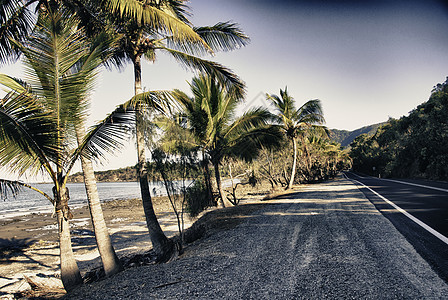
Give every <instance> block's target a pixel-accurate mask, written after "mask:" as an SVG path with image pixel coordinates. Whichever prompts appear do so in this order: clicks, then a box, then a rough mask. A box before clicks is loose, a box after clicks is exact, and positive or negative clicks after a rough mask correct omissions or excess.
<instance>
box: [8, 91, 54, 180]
mask: <svg viewBox="0 0 448 300" xmlns="http://www.w3.org/2000/svg"><path fill="white" fill-rule="evenodd" d="M56 128H57V126H56V124H55V122H53V119H52V118H50V117H49V113H48V112H47V111H45V110H44V109H43V108H42V107H41V106H40V105H39V104H38V102H37V101H35V99H34V98H33V97H32V96H30V95H29V94H27V93H22V94H15V93H10V94H8V95H7V96H6V97H5V98H4V99H3V100H2V101H1V103H0V165H2V166H8V167H9V168H10V170H11V171H12V172H17V173H18V174H19V175H23V174H24V173H25V172H26V171H27V170H30V171H31V172H32V173H34V174H36V173H37V172H38V171H39V170H42V169H45V170H46V171H47V172H48V173H49V175H50V176H51V177H52V178H55V177H54V174H53V173H52V169H51V166H50V162H56V160H57V156H58V153H59V151H60V150H61V149H59V148H58V146H56V145H57V143H56V140H57V134H56V131H57V130H56Z"/></svg>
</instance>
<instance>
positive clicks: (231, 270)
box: [67, 179, 448, 299]
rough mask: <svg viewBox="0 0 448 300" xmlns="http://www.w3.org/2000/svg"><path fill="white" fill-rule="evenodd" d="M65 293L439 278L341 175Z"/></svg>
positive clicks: (320, 295)
mask: <svg viewBox="0 0 448 300" xmlns="http://www.w3.org/2000/svg"><path fill="white" fill-rule="evenodd" d="M67 298H68V299H448V285H447V284H446V282H444V281H443V280H442V279H441V278H440V277H439V276H438V275H437V274H436V273H435V272H434V271H433V270H432V269H431V267H430V266H429V265H428V263H427V262H426V261H425V260H424V259H422V257H421V256H420V255H419V254H418V253H417V252H416V251H415V249H414V247H412V245H411V244H410V243H409V242H408V241H407V240H406V239H405V238H404V237H403V235H402V234H400V233H399V232H398V231H397V230H396V228H395V227H394V226H393V225H392V223H391V222H390V221H389V220H388V219H387V218H385V217H384V216H383V215H382V214H381V213H379V212H378V210H377V209H376V208H375V206H374V205H373V204H372V203H371V202H370V201H369V200H367V199H366V198H365V197H364V195H363V194H362V193H361V192H360V191H359V189H358V188H357V187H356V186H355V185H354V184H352V183H351V182H350V181H348V180H345V179H339V180H336V181H332V182H327V183H323V184H318V185H310V186H307V187H304V188H301V189H300V191H299V192H298V193H295V194H290V195H288V196H284V197H282V198H280V199H276V200H272V201H269V202H268V203H266V205H265V206H264V207H263V208H262V209H260V210H257V211H256V212H254V213H252V214H250V215H248V216H246V217H245V221H244V222H243V223H242V224H240V225H238V226H237V227H236V228H233V229H230V230H224V231H220V232H217V233H215V234H213V235H211V236H209V237H206V238H203V239H201V240H199V241H197V242H195V243H193V244H192V245H190V246H189V247H188V248H187V251H186V253H185V254H184V255H183V256H182V257H181V258H179V259H178V260H175V261H173V262H170V263H168V264H161V265H152V266H144V267H139V268H132V269H127V270H125V271H124V272H122V273H120V274H117V275H116V276H114V277H112V278H109V279H106V280H103V281H100V282H96V283H94V284H92V285H86V286H83V287H82V288H80V289H79V290H77V291H75V292H74V293H72V294H70V295H69V296H68V297H67Z"/></svg>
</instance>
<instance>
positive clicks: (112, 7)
mask: <svg viewBox="0 0 448 300" xmlns="http://www.w3.org/2000/svg"><path fill="white" fill-rule="evenodd" d="M102 3H103V4H105V5H106V7H107V8H108V9H109V11H112V12H114V13H116V12H118V13H119V14H120V15H121V16H124V17H125V18H129V17H130V18H132V19H133V20H136V21H137V22H138V23H140V24H145V25H149V26H150V27H151V28H153V29H154V30H155V31H159V30H161V31H165V32H168V33H170V34H171V35H173V37H174V38H176V39H177V40H179V41H191V42H199V43H204V42H203V40H202V38H201V37H200V36H199V35H198V34H197V33H196V32H195V31H194V30H193V28H192V27H191V26H189V25H188V24H187V23H185V22H183V21H182V20H181V19H179V18H178V15H176V13H180V8H177V11H174V15H173V14H172V13H170V12H169V11H164V10H163V9H159V8H157V7H155V6H154V4H153V3H150V5H147V4H146V3H145V4H143V3H142V1H138V0H103V1H102ZM204 45H205V43H204ZM205 46H206V45H205ZM206 47H207V46H206Z"/></svg>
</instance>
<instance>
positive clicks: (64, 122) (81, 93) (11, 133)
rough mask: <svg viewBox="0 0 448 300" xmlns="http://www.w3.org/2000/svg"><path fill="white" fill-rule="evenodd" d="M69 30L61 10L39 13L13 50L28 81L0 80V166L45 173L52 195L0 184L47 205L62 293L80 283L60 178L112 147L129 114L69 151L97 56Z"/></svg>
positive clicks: (118, 115)
mask: <svg viewBox="0 0 448 300" xmlns="http://www.w3.org/2000/svg"><path fill="white" fill-rule="evenodd" d="M77 25H78V23H77V22H76V20H75V19H74V18H72V17H70V16H67V15H66V14H64V13H61V12H51V11H47V13H46V15H45V17H43V16H42V17H41V18H39V21H38V23H37V30H36V31H35V33H34V34H33V36H32V37H31V38H30V40H29V43H28V44H27V45H26V47H21V46H20V45H17V46H18V47H20V48H21V51H23V53H24V56H25V63H26V66H27V70H28V72H27V73H28V74H29V79H30V80H29V82H30V83H29V84H25V83H24V82H22V81H17V80H15V79H13V78H11V77H8V76H6V75H0V83H1V84H3V85H5V86H6V87H8V88H10V90H11V91H10V92H9V93H8V95H7V96H6V97H5V98H4V99H2V100H1V102H0V165H2V166H6V167H8V168H10V170H12V171H13V172H15V173H16V174H17V175H19V176H21V175H23V174H24V173H25V172H27V171H29V172H31V173H32V174H36V173H37V172H39V171H42V172H44V173H46V174H47V175H48V176H49V177H50V178H51V180H52V182H53V183H54V187H53V195H52V196H50V195H47V194H45V193H44V192H42V191H39V190H38V189H35V188H32V187H30V186H29V185H27V184H24V183H21V182H17V181H16V182H13V181H6V180H0V181H1V182H2V183H3V185H4V186H6V187H9V188H14V187H15V188H17V187H30V188H32V189H33V190H35V191H37V192H39V193H41V194H42V195H44V196H45V197H46V198H47V199H49V200H50V201H51V202H52V204H53V205H54V207H55V212H56V215H57V219H58V225H59V244H60V263H61V279H62V282H63V284H64V287H65V288H66V289H67V290H71V289H73V288H74V287H75V286H76V285H78V284H80V283H82V278H81V275H80V273H79V269H78V266H77V264H76V261H75V259H74V257H73V251H72V248H71V240H70V231H69V224H68V222H69V219H70V218H71V216H72V215H71V212H70V208H69V206H68V201H69V192H68V189H67V187H66V184H67V179H68V175H69V174H70V172H71V170H72V168H73V166H74V164H75V162H76V161H77V160H78V159H79V158H80V157H83V158H84V159H91V158H96V157H100V156H101V155H102V154H103V153H104V151H113V150H114V149H116V148H117V147H118V146H120V145H121V143H120V140H121V139H122V138H124V137H125V134H126V132H127V131H128V130H129V126H125V125H126V124H129V123H131V122H132V120H133V115H132V114H129V113H126V112H125V111H124V110H123V109H122V108H117V110H116V111H114V112H113V113H112V114H111V115H110V116H108V117H107V118H106V119H105V120H103V121H102V122H100V123H99V124H98V125H96V126H95V127H94V128H93V129H92V130H91V131H90V132H89V133H88V134H87V135H86V136H85V137H83V139H82V140H81V139H79V140H78V143H79V145H78V147H75V146H74V145H75V144H76V134H75V132H76V130H77V129H79V128H80V126H81V125H82V121H83V119H84V118H83V117H84V114H85V109H84V108H85V104H86V103H85V99H86V93H88V91H89V89H90V88H91V87H92V82H93V79H94V77H95V75H96V72H97V67H98V66H99V64H100V63H101V59H100V58H101V57H100V56H101V53H100V51H97V50H98V49H95V50H94V51H91V49H89V46H88V45H87V44H86V43H85V40H84V35H83V32H82V30H77V29H76V28H77ZM100 48H101V47H100ZM111 133H112V134H111ZM78 134H80V132H79V131H78ZM81 134H82V133H81ZM78 137H80V135H78ZM4 191H5V189H2V191H1V192H2V193H3V192H4ZM15 191H16V190H15Z"/></svg>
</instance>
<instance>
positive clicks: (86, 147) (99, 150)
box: [67, 106, 135, 172]
mask: <svg viewBox="0 0 448 300" xmlns="http://www.w3.org/2000/svg"><path fill="white" fill-rule="evenodd" d="M134 124H135V112H134V111H133V110H131V109H129V108H128V109H125V108H123V106H119V107H117V108H116V109H115V110H114V111H113V112H112V113H111V114H109V115H108V116H107V117H106V118H105V119H104V120H102V121H101V122H99V123H98V124H97V125H95V126H93V127H92V128H91V129H90V130H89V132H88V133H87V134H86V136H85V138H84V140H83V142H82V143H81V144H80V145H79V147H78V148H77V149H76V150H75V151H74V153H73V155H71V163H70V164H69V167H68V168H67V172H69V171H70V170H71V169H72V167H73V165H74V163H75V162H76V160H77V159H78V158H79V156H80V155H82V156H84V157H86V158H88V159H99V158H104V156H105V154H113V153H114V151H115V150H117V149H120V148H122V147H123V146H124V144H123V142H124V141H126V140H127V139H128V138H129V136H130V132H131V130H132V127H133V125H134Z"/></svg>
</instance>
